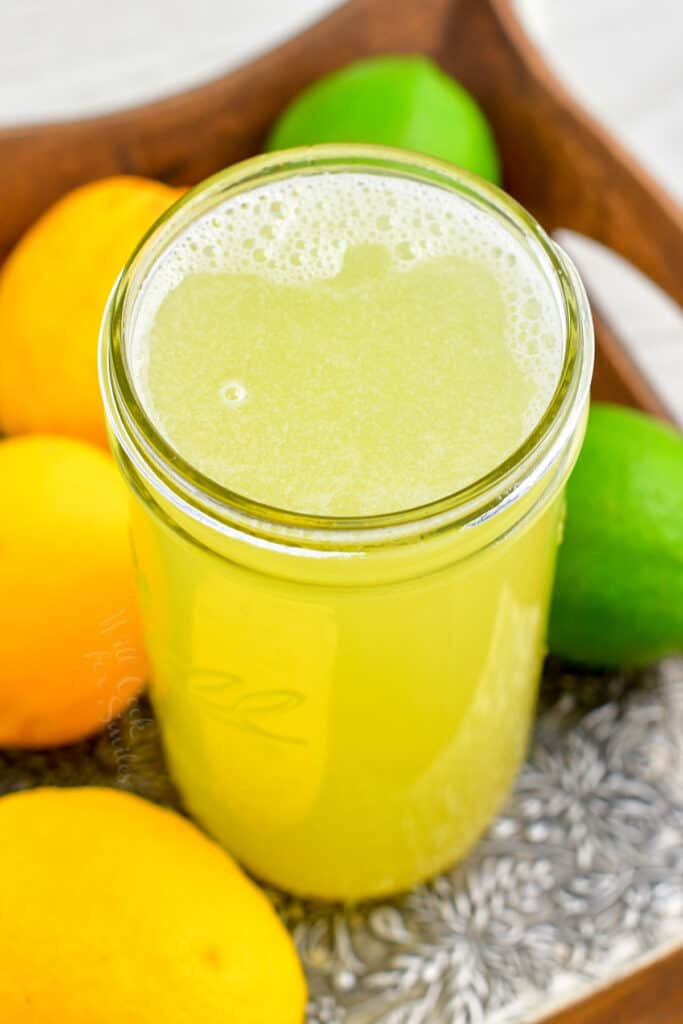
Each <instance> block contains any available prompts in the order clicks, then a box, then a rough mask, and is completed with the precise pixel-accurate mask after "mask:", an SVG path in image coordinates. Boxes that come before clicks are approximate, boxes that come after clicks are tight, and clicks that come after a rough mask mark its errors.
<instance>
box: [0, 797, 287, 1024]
mask: <svg viewBox="0 0 683 1024" xmlns="http://www.w3.org/2000/svg"><path fill="white" fill-rule="evenodd" d="M0 836H1V837H2V842H0V876H2V878H3V879H4V883H3V885H2V886H1V887H0V963H1V964H2V970H0V1007H2V1019H3V1020H4V1021H8V1022H9V1021H11V1022H12V1024H122V1022H125V1024H162V1022H163V1024H190V1022H192V1024H194V1022H197V1024H302V1022H303V1015H304V1004H305V984H304V979H303V975H302V971H301V967H300V965H299V963H298V961H297V957H296V954H295V952H294V948H293V945H292V943H291V940H290V938H289V936H288V935H287V932H286V931H285V929H284V926H283V925H282V924H281V922H280V921H279V920H278V918H277V916H276V914H275V912H274V910H273V909H272V907H271V905H270V904H269V902H268V900H267V899H266V897H265V896H264V894H263V893H262V892H261V891H260V890H259V889H258V888H257V887H256V885H254V884H253V883H252V882H251V881H249V880H248V879H247V877H246V876H245V875H244V874H243V873H242V871H241V870H240V869H239V868H238V867H237V865H236V864H235V863H234V861H233V860H232V859H231V858H230V857H229V856H228V855H227V854H226V853H224V852H223V850H221V849H220V847H219V846H217V845H216V844H215V843H214V842H212V841H211V840H209V839H207V838H206V837H205V836H204V835H203V834H202V833H201V832H199V830H198V829H197V828H195V827H194V825H192V824H190V822H188V821H186V820H185V819H184V818H181V817H180V815H178V814H175V813H173V812H171V811H166V810H163V809H162V808H160V807H156V806H154V805H153V804H151V803H148V802H147V801H145V800H142V799H140V798H139V797H136V796H132V795H130V794H127V793H122V792H117V791H116V790H113V789H99V788H96V787H92V788H83V789H36V790H32V791H30V792H25V793H19V794H14V795H11V796H7V797H3V798H2V799H0Z"/></svg>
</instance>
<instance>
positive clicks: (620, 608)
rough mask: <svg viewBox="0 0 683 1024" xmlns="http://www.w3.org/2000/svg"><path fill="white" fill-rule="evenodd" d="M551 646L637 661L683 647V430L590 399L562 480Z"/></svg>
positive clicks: (588, 656) (608, 660)
mask: <svg viewBox="0 0 683 1024" xmlns="http://www.w3.org/2000/svg"><path fill="white" fill-rule="evenodd" d="M549 635H550V641H549V642H550V649H551V650H552V651H553V652H554V653H556V654H560V655H562V656H564V657H567V658H570V659H572V660H574V661H581V662H586V663H588V664H593V665H598V666H606V667H607V666H617V665H624V666H637V665H642V664H644V663H646V662H648V661H651V660H653V659H654V658H657V657H660V656H662V655H664V654H668V653H671V652H673V651H676V650H678V649H680V648H683V438H682V437H681V436H680V434H678V433H677V432H676V431H675V430H673V429H672V428H670V427H667V426H664V425H663V424H661V423H658V422H657V421H656V420H653V419H651V418H649V417H648V416H645V415H643V414H642V413H636V412H633V411H632V410H629V409H623V408H618V407H616V406H610V405H594V406H593V407H592V409H591V413H590V419H589V423H588V431H587V434H586V440H585V444H584V447H583V450H582V452H581V455H580V456H579V460H578V462H577V464H576V468H575V470H574V473H573V475H572V477H571V479H570V481H569V485H568V489H567V521H566V528H565V535H564V541H563V543H562V546H561V548H560V552H559V559H558V566H557V577H556V582H555V592H554V597H553V606H552V611H551V617H550V634H549Z"/></svg>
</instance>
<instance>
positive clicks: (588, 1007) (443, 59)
mask: <svg viewBox="0 0 683 1024" xmlns="http://www.w3.org/2000/svg"><path fill="white" fill-rule="evenodd" d="M383 52H421V53H426V54H429V55H431V56H433V57H434V58H435V59H437V60H438V62H439V63H440V64H441V65H442V66H443V67H444V68H445V69H446V70H447V71H449V72H450V73H452V74H453V75H454V76H455V77H457V78H458V79H459V80H460V81H461V82H463V84H465V85H466V86H467V87H468V88H469V89H470V90H471V91H472V92H473V93H474V94H475V95H476V96H477V97H478V99H479V101H480V103H481V104H482V106H483V108H484V109H485V111H486V113H487V114H488V116H489V118H490V119H491V121H492V123H493V126H494V129H495V133H496V136H497V139H498V142H499V145H500V149H501V153H502V159H503V167H504V178H505V186H506V188H507V189H508V190H509V191H510V192H511V193H512V194H513V195H514V196H516V197H517V198H518V199H519V200H520V201H521V202H522V203H523V204H524V205H525V206H527V207H528V208H529V209H530V210H531V211H532V212H533V213H534V214H535V215H536V216H537V218H538V219H539V220H540V221H541V223H543V225H544V226H545V227H546V228H547V229H548V230H550V231H553V230H555V229H558V228H562V227H564V228H570V229H573V230H576V231H579V232H582V233H583V234H586V235H588V236H590V237H592V238H594V239H596V240H597V241H600V242H602V243H603V244H604V245H606V246H608V247H610V248H612V249H614V250H616V251H617V252H618V253H620V254H621V255H622V256H624V257H625V258H626V259H628V260H630V261H631V262H632V263H633V264H634V265H635V266H636V267H638V268H639V269H640V270H642V271H643V272H644V273H645V274H647V275H648V276H649V277H650V278H652V280H654V281H655V282H656V283H657V284H659V285H660V286H661V287H662V288H663V289H664V290H665V291H667V292H668V293H669V295H671V296H672V297H673V298H674V299H675V300H677V301H678V302H679V303H681V304H683V275H682V274H681V267H683V215H682V214H681V211H680V209H679V208H678V207H677V206H676V204H675V203H674V202H673V201H672V200H671V199H670V198H669V197H668V196H667V195H666V194H665V192H664V191H663V190H662V189H661V188H660V187H659V185H658V184H657V183H655V182H654V181H653V180H652V179H651V178H650V177H649V176H648V175H647V174H646V173H645V172H644V171H643V170H642V169H641V168H640V167H639V166H637V164H636V163H635V162H634V161H633V160H632V159H631V157H630V156H629V155H628V154H627V153H625V152H624V151H623V150H622V149H621V147H620V146H619V145H618V144H617V143H616V142H615V141H614V140H613V139H612V138H610V136H609V135H608V134H606V133H605V132H604V131H603V130H602V129H601V128H600V127H599V126H598V125H596V124H595V123H594V122H593V121H592V120H591V119H590V118H589V117H588V116H587V115H586V114H585V113H584V112H583V111H582V110H581V109H580V107H578V106H577V104H576V103H575V102H574V101H573V100H572V98H571V97H570V96H569V95H568V94H567V93H566V92H565V90H564V89H563V88H562V86H561V85H560V84H559V83H558V82H557V81H556V79H555V78H554V76H553V75H552V73H551V72H550V71H549V69H548V67H547V66H546V64H545V63H544V61H543V59H542V58H541V57H540V55H539V54H538V52H537V51H536V50H535V48H534V47H533V46H532V44H531V43H530V41H529V40H528V38H527V37H526V36H525V34H524V31H523V29H522V28H521V26H520V24H519V22H518V20H517V19H516V17H515V15H514V12H513V8H512V4H511V0H400V2H397V0H351V2H350V3H347V4H346V5H344V6H343V7H341V8H339V9H338V10H336V11H335V12H334V13H332V14H331V15H330V16H329V17H327V18H325V19H324V20H323V21H321V22H319V23H318V24H316V25H314V26H313V27H312V28H310V29H308V30H307V31H305V32H304V33H302V34H301V35H299V36H298V37H296V38H295V39H293V40H291V41H290V42H288V43H286V44H285V45H284V46H281V47H279V48H278V49H276V50H274V51H272V52H270V53H268V54H266V55H265V56H263V57H260V58H259V59H258V60H255V61H253V62H252V63H250V64H248V65H245V66H244V67H242V68H240V69H238V70H236V71H233V72H231V73H230V74H227V75H226V76H224V77H222V78H220V79H218V80H216V81H214V82H211V83H210V84H208V85H205V86H203V87H201V88H198V89H194V90H191V91H188V92H185V93H182V94H179V95H176V96H173V97H170V98H168V99H165V100H162V101H161V102H157V103H153V104H148V105H146V106H141V107H138V108H136V109H133V110H128V111H124V112H122V113H116V114H112V115H108V116H105V117H97V118H90V119H86V120H79V121H73V122H66V123H61V124H46V125H39V126H31V127H26V128H22V127H18V128H11V129H8V130H4V131H0V192H1V194H2V196H3V217H2V220H1V221H0V258H1V257H2V256H3V255H4V254H6V252H7V251H8V250H9V249H10V248H11V246H12V245H13V244H14V242H15V241H16V239H17V238H18V237H19V235H20V234H21V232H22V231H23V230H24V229H25V228H26V227H27V226H28V225H29V224H31V222H32V221H33V220H34V219H35V218H36V217H37V216H38V215H39V214H40V213H41V212H42V211H43V210H44V209H46V208H47V207H48V206H49V205H50V204H51V203H52V202H53V201H54V200H55V199H57V198H58V197H59V196H60V195H61V194H63V193H64V192H65V191H67V190H68V189H70V188H72V187H74V186H76V185H78V184H81V183H83V182H86V181H89V180H92V179H95V178H98V177H102V176H105V175H109V174H115V173H135V174H143V175H148V176H151V177H156V178H160V179H162V180H164V181H168V182H169V183H173V184H182V183H184V184H191V183H193V182H195V181H198V180H200V179H201V178H203V177H205V176H207V175H208V174H210V173H212V172H214V171H216V170H217V169H219V168H220V167H223V166H225V165H227V164H229V163H232V162H234V161H235V160H238V159H240V158H242V157H245V156H247V155H249V154H251V153H253V152H256V151H257V150H258V149H259V146H260V144H261V142H262V140H263V138H264V135H265V133H266V131H267V129H268V127H269V125H270V124H271V123H272V121H273V119H274V118H275V117H276V115H277V114H278V112H279V111H280V109H281V108H282V107H283V106H284V105H285V104H286V103H287V102H288V101H289V100H290V99H291V98H292V96H294V95H295V94H296V93H297V92H298V91H299V90H300V89H301V88H302V87H303V86H305V85H306V84H307V83H308V82H310V81H311V80H313V79H315V78H316V77H318V76H319V75H321V74H323V73H325V72H327V71H330V70H331V69H333V68H335V67H338V66H340V65H343V64H345V63H347V62H348V61H350V60H354V59H357V58H359V57H362V56H368V55H371V54H377V53H383ZM594 312H595V319H596V333H597V342H598V347H597V363H596V372H595V380H594V389H593V390H594V394H595V396H597V397H600V398H605V399H610V400H613V401H618V402H622V403H624V404H629V405H632V406H635V407H639V408H643V409H645V410H648V411H650V412H652V413H654V414H655V415H658V416H660V417H662V418H670V417H669V413H668V410H667V409H666V407H665V406H664V404H663V403H662V401H661V400H660V398H659V397H658V396H657V394H656V393H655V392H654V391H653V389H652V387H651V386H650V384H649V383H648V381H647V380H646V379H645V377H644V376H643V375H642V373H641V372H640V370H639V369H638V367H637V366H636V365H635V364H634V363H633V361H632V360H631V358H630V357H629V355H628V354H627V351H626V349H625V348H624V347H623V346H622V345H621V344H620V342H619V340H618V338H617V337H616V335H615V334H614V332H613V331H612V330H611V329H610V327H609V326H608V325H607V323H606V322H605V320H604V318H603V317H602V316H600V315H599V314H598V312H597V310H595V309H594ZM519 1019H520V1021H521V1020H525V1019H526V1018H525V1017H520V1018H519ZM681 1020H683V952H679V953H676V954H673V955H670V956H668V957H665V958H661V959H660V960H658V961H657V962H656V963H654V964H652V965H650V966H649V967H648V968H647V969H646V970H643V971H640V972H639V973H636V974H631V975H630V976H629V977H627V978H625V979H624V980H622V981H621V982H619V983H618V984H617V985H615V986H613V987H611V988H610V989H609V990H607V991H603V992H602V993H601V994H599V995H597V996H594V997H593V998H591V999H590V1000H589V1001H588V1002H584V1003H582V1004H580V1005H577V1006H575V1007H573V1008H572V1009H569V1010H566V1011H565V1012H564V1013H562V1014H560V1016H556V1017H555V1018H554V1022H555V1024H607V1022H610V1024H611V1022H615V1024H616V1022H618V1024H636V1022H638V1024H645V1022H652V1024H678V1022H680V1021H681ZM444 1024H451V1022H450V1021H444Z"/></svg>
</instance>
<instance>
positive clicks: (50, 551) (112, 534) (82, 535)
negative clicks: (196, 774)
mask: <svg viewBox="0 0 683 1024" xmlns="http://www.w3.org/2000/svg"><path fill="white" fill-rule="evenodd" d="M0 487H1V488H2V501H1V502H0V623H1V625H0V746H23V747H26V746H51V745H54V744H60V743H68V742H71V741H73V740H76V739H80V738H81V737H83V736H86V735H88V733H92V732H94V731H95V730H97V729H101V728H102V727H103V726H104V725H105V724H106V723H107V722H108V721H109V719H110V718H113V717H114V716H115V715H118V714H119V713H120V712H121V711H123V709H124V708H125V707H126V705H127V704H128V703H129V702H130V701H131V700H132V699H133V697H135V695H136V694H137V693H138V691H139V690H140V688H141V687H142V686H143V684H144V682H145V680H146V677H147V659H146V656H145V651H144V647H143V642H142V628H141V623H140V614H139V611H138V604H137V596H136V593H135V579H134V570H133V559H132V555H131V551H130V543H129V539H128V498H127V494H126V489H125V486H124V484H123V481H122V480H121V478H120V476H119V473H118V471H117V469H116V466H115V465H114V461H113V459H112V458H111V456H110V455H108V454H106V453H105V452H103V451H102V450H101V449H100V448H96V447H95V446H94V445H90V444H86V443H85V442H84V441H76V440H74V439H72V438H62V437H42V436H40V435H30V436H24V437H14V438H8V439H6V440H4V441H0ZM0 1005H1V1004H0Z"/></svg>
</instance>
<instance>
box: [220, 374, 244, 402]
mask: <svg viewBox="0 0 683 1024" xmlns="http://www.w3.org/2000/svg"><path fill="white" fill-rule="evenodd" d="M218 394H219V395H220V399H221V402H223V404H224V405H229V406H233V407H234V406H238V405H242V403H243V402H244V400H245V399H246V397H247V394H248V392H247V389H246V388H245V386H244V384H242V383H241V382H240V381H238V380H226V381H225V382H224V383H223V384H222V385H221V387H220V391H219V392H218Z"/></svg>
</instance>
